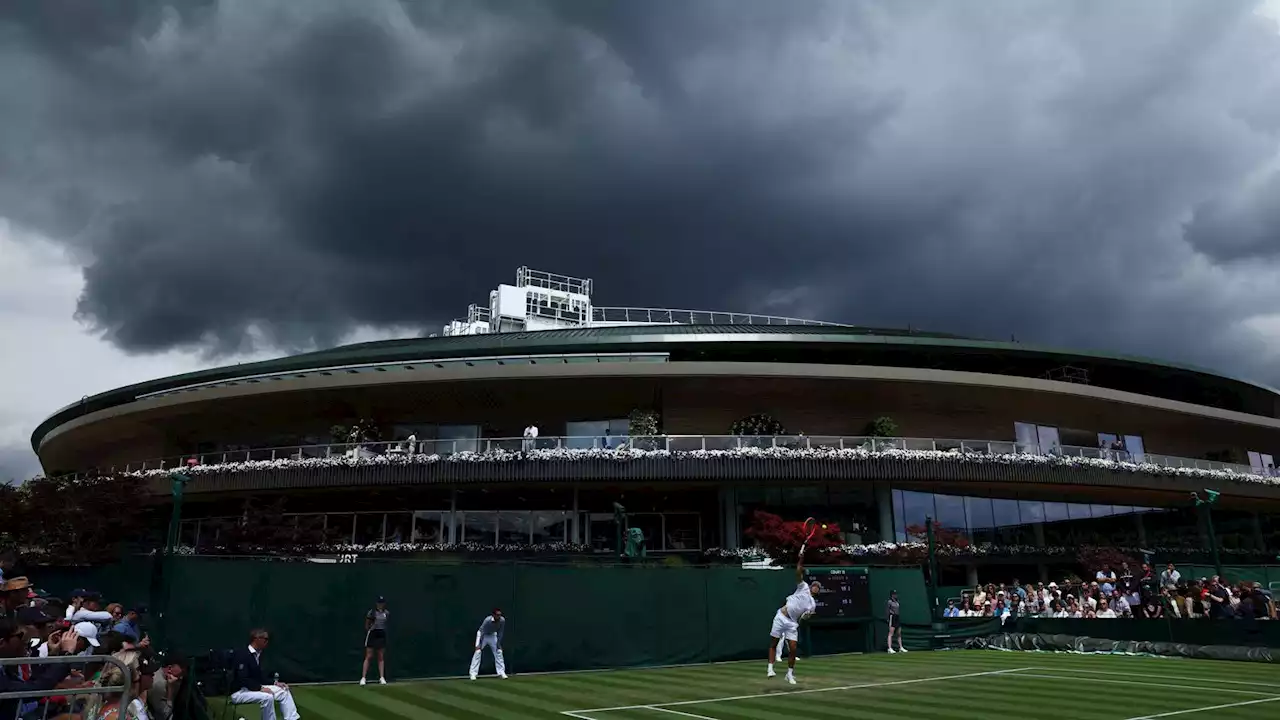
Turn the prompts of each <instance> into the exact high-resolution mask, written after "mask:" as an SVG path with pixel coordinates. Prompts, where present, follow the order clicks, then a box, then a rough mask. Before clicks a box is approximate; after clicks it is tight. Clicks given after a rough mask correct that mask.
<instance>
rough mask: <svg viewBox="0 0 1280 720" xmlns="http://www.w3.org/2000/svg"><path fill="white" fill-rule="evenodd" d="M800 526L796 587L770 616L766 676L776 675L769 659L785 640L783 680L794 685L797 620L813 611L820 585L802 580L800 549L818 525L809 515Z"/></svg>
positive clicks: (804, 617)
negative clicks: (803, 537) (801, 531)
mask: <svg viewBox="0 0 1280 720" xmlns="http://www.w3.org/2000/svg"><path fill="white" fill-rule="evenodd" d="M804 529H805V532H806V533H807V534H806V536H805V540H804V542H803V543H801V545H800V556H799V558H798V559H797V560H796V590H795V592H793V593H791V595H790V596H789V597H788V598H787V601H786V603H784V604H783V606H782V607H780V608H778V612H777V613H775V614H774V616H773V630H771V631H770V632H769V638H770V639H769V672H768V674H767V677H774V676H776V675H777V673H775V672H774V671H773V660H774V658H775V657H777V655H778V641H779V640H782V641H783V642H785V643H786V649H787V650H788V651H789V652H788V655H787V682H788V683H790V684H792V685H795V684H796V638H797V637H798V632H799V630H800V621H801V620H805V619H807V618H808V617H809V616H810V615H812V614H813V611H814V610H815V609H816V608H817V607H818V603H817V601H816V600H814V599H813V596H814V595H817V594H818V593H819V592H820V591H821V590H822V586H821V585H819V584H818V583H816V582H815V583H813V584H812V585H809V584H807V583H805V581H804V551H805V547H806V546H808V544H809V541H810V540H812V539H813V534H814V533H815V532H817V530H818V524H817V523H816V522H815V521H814V519H813V518H809V519H808V520H805V522H804Z"/></svg>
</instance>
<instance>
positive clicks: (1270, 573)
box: [1156, 565, 1280, 590]
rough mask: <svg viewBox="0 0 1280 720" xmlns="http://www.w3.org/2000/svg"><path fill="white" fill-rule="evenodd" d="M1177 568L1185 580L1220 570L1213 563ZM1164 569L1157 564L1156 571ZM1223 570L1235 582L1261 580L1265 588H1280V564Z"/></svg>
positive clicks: (1234, 567) (1229, 567)
mask: <svg viewBox="0 0 1280 720" xmlns="http://www.w3.org/2000/svg"><path fill="white" fill-rule="evenodd" d="M1177 568H1178V572H1179V573H1181V575H1182V579H1183V581H1190V580H1199V579H1200V578H1202V577H1203V578H1207V577H1213V576H1214V575H1216V574H1217V572H1218V571H1217V570H1214V569H1213V566H1212V565H1178V566H1177ZM1163 570H1164V568H1163V567H1161V566H1159V565H1157V566H1156V572H1161V571H1163ZM1222 571H1223V572H1224V573H1226V575H1227V578H1226V579H1227V581H1228V582H1230V583H1233V584H1234V583H1237V582H1240V581H1242V580H1245V581H1249V582H1260V583H1262V586H1263V587H1265V588H1270V589H1273V590H1280V565H1225V566H1223V568H1222Z"/></svg>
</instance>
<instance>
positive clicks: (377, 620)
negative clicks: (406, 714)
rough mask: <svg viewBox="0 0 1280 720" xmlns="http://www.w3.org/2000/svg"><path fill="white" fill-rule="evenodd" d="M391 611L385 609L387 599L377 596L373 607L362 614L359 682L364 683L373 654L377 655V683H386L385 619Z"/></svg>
mask: <svg viewBox="0 0 1280 720" xmlns="http://www.w3.org/2000/svg"><path fill="white" fill-rule="evenodd" d="M390 616H391V611H390V610H388V609H387V599H386V598H385V597H379V598H378V599H377V600H376V601H374V604H373V609H372V610H370V611H369V612H367V613H365V616H364V668H363V669H362V670H361V671H360V684H361V685H364V684H365V678H366V677H368V675H369V661H370V660H372V659H373V656H374V654H375V653H376V654H377V656H378V683H379V684H380V685H386V684H387V619H388V618H389V617H390Z"/></svg>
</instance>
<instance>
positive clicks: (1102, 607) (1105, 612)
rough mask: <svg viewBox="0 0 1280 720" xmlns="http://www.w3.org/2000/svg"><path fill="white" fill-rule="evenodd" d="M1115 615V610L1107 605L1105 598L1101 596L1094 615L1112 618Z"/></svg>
mask: <svg viewBox="0 0 1280 720" xmlns="http://www.w3.org/2000/svg"><path fill="white" fill-rule="evenodd" d="M1115 616H1116V611H1115V610H1112V609H1111V608H1109V607H1107V599H1106V598H1102V599H1101V600H1099V601H1098V612H1096V613H1094V617H1099V618H1114V617H1115Z"/></svg>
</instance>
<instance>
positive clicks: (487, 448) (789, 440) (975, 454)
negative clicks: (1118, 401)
mask: <svg viewBox="0 0 1280 720" xmlns="http://www.w3.org/2000/svg"><path fill="white" fill-rule="evenodd" d="M104 469H105V468H104ZM179 469H181V470H183V471H184V472H186V473H187V475H188V476H189V477H191V479H192V480H193V483H192V486H191V491H193V492H200V491H219V490H242V489H255V488H284V487H315V486H344V485H375V484H376V485H380V484H396V485H400V484H415V483H435V482H450V483H467V482H503V481H523V482H529V481H554V480H568V481H594V480H621V481H626V480H641V481H645V480H647V481H652V480H660V479H661V480H687V481H700V480H782V481H785V480H788V479H796V480H801V479H806V478H807V479H814V480H818V479H827V480H840V479H848V480H900V481H911V480H916V481H928V480H974V481H983V482H1029V483H1063V484H1084V485H1090V484H1093V485H1112V486H1137V485H1140V486H1143V487H1147V488H1150V489H1161V490H1172V491H1180V490H1190V489H1199V488H1201V487H1205V486H1206V485H1207V486H1213V487H1223V488H1225V489H1227V490H1228V491H1229V492H1232V493H1234V494H1246V495H1255V496H1264V497H1271V496H1273V495H1280V477H1277V476H1276V475H1275V474H1274V471H1272V472H1271V473H1268V472H1265V471H1260V470H1258V469H1255V468H1251V467H1249V466H1247V465H1237V464H1231V463H1221V462H1213V461H1209V460H1198V459H1193V458H1182V457H1176V456H1170V455H1157V454H1154V453H1144V454H1142V455H1141V456H1137V457H1135V456H1130V455H1129V454H1128V453H1125V452H1123V451H1111V450H1103V449H1099V448H1086V447H1071V446H1055V447H1051V448H1041V447H1039V446H1037V445H1027V444H1020V443H1015V442H1001V441H985V440H956V439H942V438H876V437H852V436H851V437H817V436H814V437H810V436H804V435H799V436H724V435H659V436H651V437H618V436H613V437H540V438H537V439H534V440H526V439H525V438H471V439H457V440H427V441H419V442H415V443H409V442H407V441H399V442H377V443H360V444H330V445H309V446H292V447H277V448H262V449H255V450H243V451H236V452H226V453H217V454H207V455H195V456H181V457H172V458H163V459H156V460H149V461H143V462H139V463H137V464H130V465H127V466H125V467H123V468H119V467H117V468H111V470H112V471H113V472H122V473H124V474H127V475H132V476H134V477H138V478H144V479H152V480H154V481H155V482H156V485H155V487H156V489H157V490H161V489H163V488H164V487H165V486H166V483H164V482H163V479H164V478H166V477H167V476H168V475H169V474H170V473H172V472H173V471H175V470H179Z"/></svg>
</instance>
